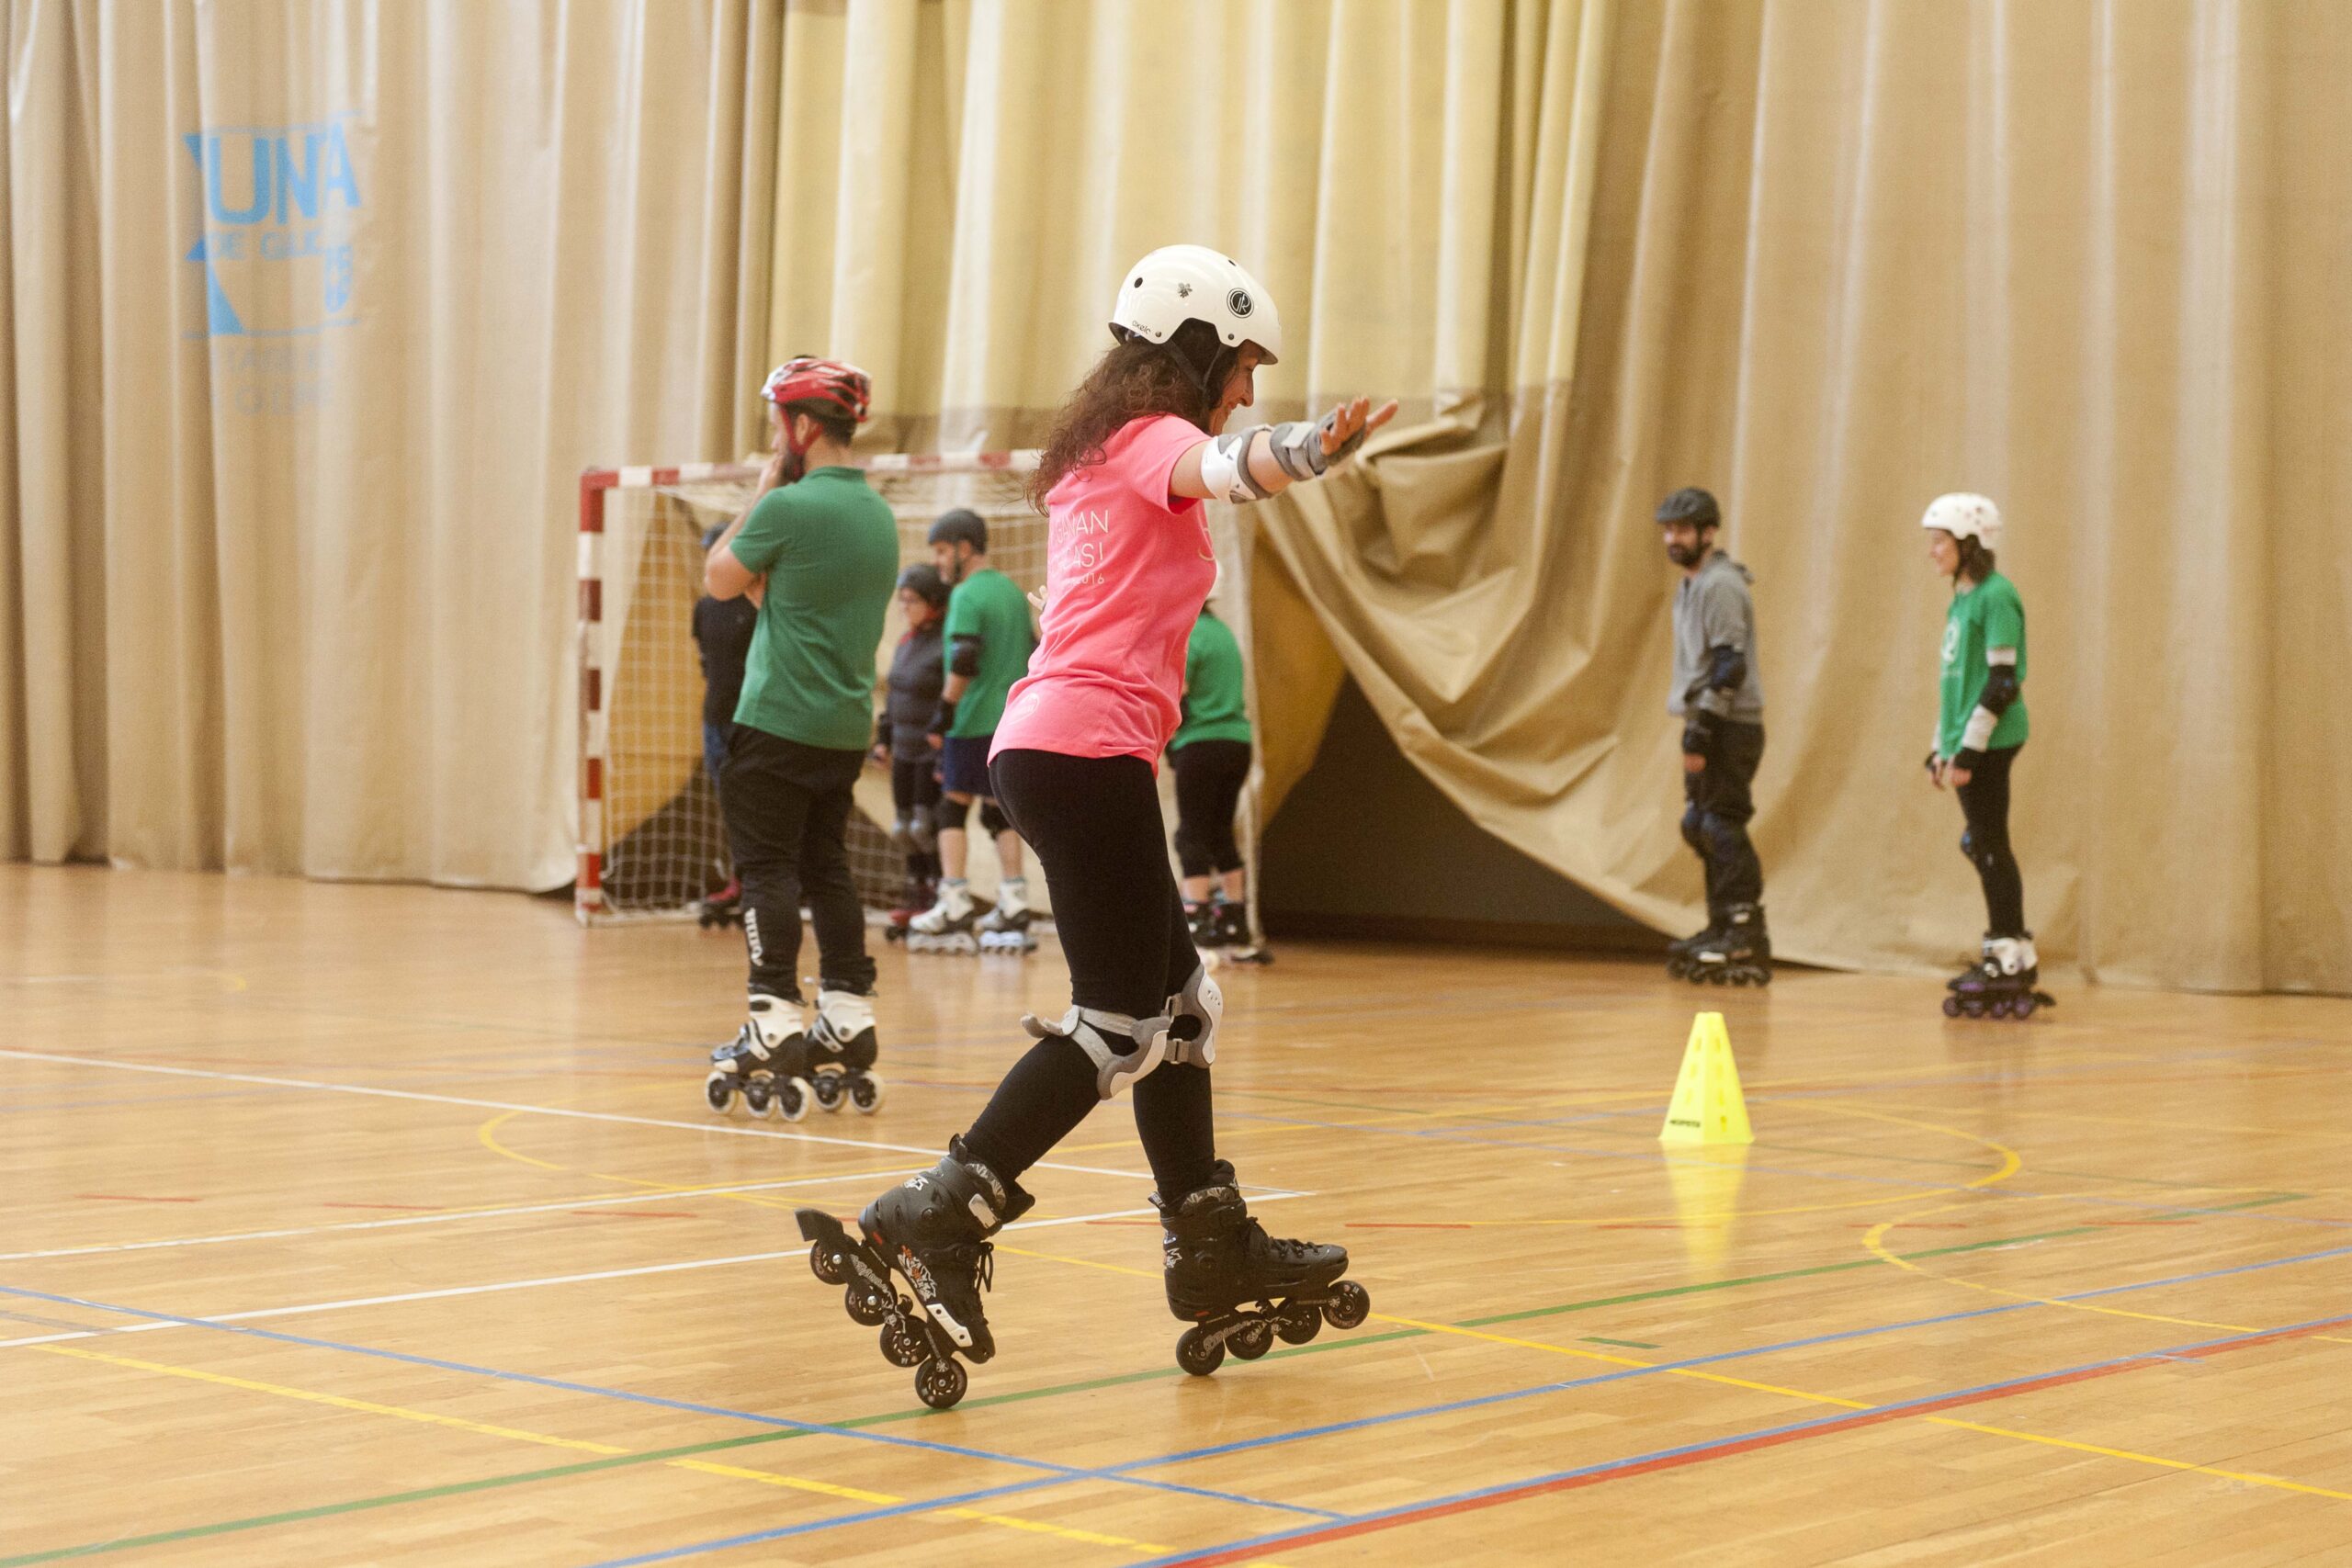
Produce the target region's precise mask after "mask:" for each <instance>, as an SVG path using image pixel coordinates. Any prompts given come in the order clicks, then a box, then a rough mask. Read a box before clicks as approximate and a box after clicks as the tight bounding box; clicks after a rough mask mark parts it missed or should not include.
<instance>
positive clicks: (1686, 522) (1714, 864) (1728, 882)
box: [1657, 489, 1772, 986]
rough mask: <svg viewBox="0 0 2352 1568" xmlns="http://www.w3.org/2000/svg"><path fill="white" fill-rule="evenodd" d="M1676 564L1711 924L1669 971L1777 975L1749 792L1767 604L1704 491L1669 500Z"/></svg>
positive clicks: (1692, 825)
mask: <svg viewBox="0 0 2352 1568" xmlns="http://www.w3.org/2000/svg"><path fill="white" fill-rule="evenodd" d="M1657 524H1658V527H1659V530H1660V531H1661V533H1662V534H1663V536H1664V538H1665V543H1666V553H1667V558H1668V559H1669V560H1671V561H1673V562H1674V564H1675V565H1676V566H1679V567H1680V568H1681V569H1682V582H1681V585H1680V586H1679V588H1677V589H1676V591H1675V594H1674V687H1673V690H1672V691H1671V692H1669V693H1668V696H1667V704H1666V711H1667V712H1668V713H1669V714H1672V715H1674V716H1676V717H1678V718H1679V719H1681V720H1682V793H1683V799H1684V802H1685V804H1684V807H1683V812H1682V837H1683V840H1685V841H1686V842H1688V843H1689V844H1690V846H1691V849H1692V850H1694V851H1696V852H1698V855H1699V860H1700V862H1701V863H1702V865H1704V866H1705V868H1706V877H1707V927H1706V930H1704V931H1700V932H1698V933H1697V934H1696V935H1693V936H1689V937H1685V938H1684V939H1683V940H1681V941H1680V942H1675V943H1673V944H1671V945H1670V946H1669V947H1668V959H1667V972H1668V974H1670V975H1673V976H1677V977H1678V978H1680V979H1687V980H1692V981H1696V982H1699V983H1702V984H1709V985H1717V986H1720V985H1724V984H1730V985H1737V986H1747V985H1756V986H1761V985H1765V984H1768V983H1769V982H1770V979H1771V977H1772V939H1771V937H1770V934H1769V933H1768V932H1767V931H1766V930H1765V926H1764V866H1763V863H1762V862H1761V861H1759V860H1758V859H1757V855H1756V846H1755V845H1754V844H1752V843H1750V842H1749V841H1748V838H1747V822H1748V818H1752V817H1754V816H1755V815H1756V802H1755V800H1754V799H1753V798H1752V797H1751V796H1750V795H1749V793H1748V786H1749V785H1750V784H1753V783H1754V782H1755V778H1756V768H1757V764H1758V763H1759V762H1761V761H1763V760H1764V687H1763V683H1762V682H1761V681H1760V680H1759V678H1758V674H1757V668H1756V667H1757V654H1756V604H1755V602H1754V601H1753V600H1752V599H1751V598H1750V597H1749V596H1748V592H1747V589H1748V584H1749V583H1750V582H1751V581H1753V579H1752V578H1751V577H1750V576H1749V574H1748V570H1747V568H1746V567H1744V566H1742V565H1740V564H1739V563H1738V562H1737V561H1736V560H1734V559H1732V558H1731V557H1729V556H1727V555H1725V554H1724V553H1723V551H1721V550H1719V549H1717V548H1715V543H1714V541H1715V532H1716V530H1717V529H1718V528H1720V527H1721V526H1722V525H1723V513H1722V511H1721V510H1720V509H1719V508H1718V507H1717V506H1716V505H1715V498H1714V497H1713V496H1712V495H1710V494H1708V493H1707V492H1706V491H1703V490H1698V489H1684V490H1678V491H1675V492H1674V493H1673V494H1672V495H1669V496H1668V497H1667V498H1666V500H1665V501H1663V502H1659V504H1658V509H1657Z"/></svg>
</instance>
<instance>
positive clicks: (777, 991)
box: [718, 724, 874, 999]
mask: <svg viewBox="0 0 2352 1568" xmlns="http://www.w3.org/2000/svg"><path fill="white" fill-rule="evenodd" d="M864 764H865V752H864V751H863V750H858V751H832V750H824V749H823V748H820V747H816V746H803V745H801V744H800V743H799V742H798V741H797V740H786V739H783V738H782V737H781V736H775V735H770V734H769V733H768V732H767V731H765V730H763V729H754V728H752V727H751V726H750V725H748V724H739V725H737V726H736V727H735V731H734V734H733V735H731V736H730V737H729V739H728V743H727V773H726V781H727V782H726V784H725V785H724V787H722V788H721V789H720V790H719V792H718V799H719V804H720V805H721V806H722V807H724V808H725V814H726V818H727V839H728V843H729V848H731V849H732V850H733V851H734V854H735V874H736V875H738V876H740V877H741V878H742V881H743V945H744V946H745V948H746V949H748V950H749V952H750V953H751V959H752V976H751V987H750V988H751V989H752V990H753V991H757V992H763V993H765V994H766V995H768V996H772V997H786V998H795V999H797V998H798V997H799V995H800V978H799V976H798V975H797V974H796V973H795V971H796V970H797V969H798V967H799V962H800V905H801V901H802V900H803V899H804V898H805V899H806V900H808V904H809V914H810V915H811V916H813V917H814V918H815V920H816V924H817V953H818V958H819V961H820V966H819V969H818V974H819V976H820V980H819V985H820V987H822V988H823V989H825V990H828V991H855V992H857V993H859V994H860V995H864V994H865V993H866V992H869V991H871V990H873V989H874V960H873V959H872V958H870V957H868V956H867V955H866V952H865V907H864V906H863V905H862V904H861V903H859V901H858V897H857V885H856V884H855V883H854V882H853V881H851V880H850V874H849V814H850V810H851V807H852V805H853V802H852V800H851V798H850V790H851V789H852V787H853V786H854V785H855V784H856V783H857V771H858V769H859V768H860V767H862V766H863V765H864Z"/></svg>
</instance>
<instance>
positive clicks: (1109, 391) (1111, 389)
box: [1029, 321, 1233, 513]
mask: <svg viewBox="0 0 2352 1568" xmlns="http://www.w3.org/2000/svg"><path fill="white" fill-rule="evenodd" d="M1196 329H1197V331H1196ZM1188 334H1191V335H1199V334H1206V335H1207V337H1208V344H1207V347H1208V349H1209V350H1210V351H1211V352H1209V353H1207V354H1204V355H1198V357H1199V358H1201V359H1202V360H1204V361H1205V362H1207V363H1208V365H1209V366H1210V374H1209V375H1207V376H1204V378H1202V379H1201V380H1199V381H1195V380H1193V377H1192V374H1191V372H1190V371H1189V370H1188V369H1187V368H1186V366H1185V363H1184V362H1183V361H1181V360H1180V359H1179V358H1178V357H1177V355H1175V354H1172V353H1170V348H1176V349H1180V350H1181V349H1193V348H1197V347H1198V346H1199V345H1197V344H1192V343H1186V342H1184V341H1183V340H1184V339H1185V338H1186V337H1187V335H1188ZM1219 350H1220V345H1219V344H1217V342H1216V333H1215V329H1213V328H1211V327H1210V326H1209V324H1208V323H1207V322H1206V321H1186V322H1185V323H1184V324H1183V325H1182V326H1181V327H1179V328H1177V329H1176V332H1175V334H1174V338H1173V339H1172V340H1171V341H1170V345H1169V347H1162V346H1161V345H1160V344H1156V343H1152V342H1150V341H1148V339H1145V338H1139V337H1131V338H1128V339H1126V340H1125V342H1123V343H1117V344H1113V345H1112V346H1111V348H1110V351H1109V352H1108V353H1106V354H1104V355H1103V357H1102V358H1100V359H1098V360H1096V361H1095V362H1094V368H1093V369H1091V370H1090V371H1088V372H1087V373H1086V379H1085V380H1083V381H1080V383H1079V384H1078V390H1076V391H1074V392H1072V393H1071V394H1070V395H1069V401H1068V402H1066V403H1064V404H1063V405H1062V408H1061V412H1059V413H1057V414H1056V415H1055V416H1054V426H1053V430H1052V433H1051V434H1048V435H1047V436H1046V447H1045V452H1044V454H1043V456H1041V457H1039V458H1038V459H1037V471H1036V472H1035V474H1033V475H1032V476H1030V479H1029V504H1030V505H1032V506H1034V507H1035V508H1036V509H1037V511H1038V512H1039V513H1044V512H1045V510H1046V496H1047V495H1048V494H1049V493H1051V492H1052V491H1053V488H1054V486H1056V485H1057V484H1059V483H1060V482H1061V480H1062V477H1063V476H1064V475H1066V474H1069V473H1072V472H1074V471H1076V470H1077V469H1080V468H1088V467H1090V466H1091V465H1093V464H1096V463H1099V462H1101V461H1102V460H1103V443H1105V442H1107V441H1109V440H1110V439H1111V437H1113V436H1114V435H1116V434H1118V433H1119V432H1120V431H1121V430H1122V429H1123V428H1125V425H1126V424H1127V423H1128V422H1129V421H1130V420H1136V419H1140V418H1142V417H1143V416H1144V415H1146V414H1155V413H1172V414H1174V415H1175V416H1176V417H1177V418H1179V419H1186V420H1190V421H1192V422H1193V423H1194V424H1197V425H1199V426H1200V427H1201V434H1204V435H1206V434H1208V428H1209V415H1210V413H1211V412H1213V411H1215V409H1216V394H1215V393H1214V392H1212V391H1210V390H1209V389H1210V388H1216V387H1220V386H1221V385H1222V383H1223V380H1224V377H1223V376H1222V375H1220V374H1218V373H1217V372H1218V371H1219V370H1220V369H1229V368H1230V367H1231V364H1232V360H1231V357H1230V356H1231V355H1232V352H1233V351H1232V350H1230V349H1224V350H1222V351H1221V352H1219Z"/></svg>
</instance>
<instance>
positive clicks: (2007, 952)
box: [1944, 931, 2058, 1018]
mask: <svg viewBox="0 0 2352 1568" xmlns="http://www.w3.org/2000/svg"><path fill="white" fill-rule="evenodd" d="M2040 985H2041V955H2040V954H2039V953H2035V952H2034V950H2033V933H2032V932H2031V931H2028V932H2026V933H2025V935H2023V936H1987V937H1986V938H1985V948H1984V956H1983V957H1981V958H1979V959H1978V960H1977V961H1976V962H1975V963H1974V964H1971V965H1970V966H1969V967H1967V968H1966V969H1963V970H1962V971H1961V972H1960V973H1959V974H1958V975H1955V976H1952V978H1951V981H1950V982H1948V984H1947V989H1948V990H1949V991H1950V992H1951V994H1950V995H1949V996H1947V997H1945V998H1944V1016H1945V1017H1946V1018H2031V1017H2032V1016H2033V1014H2034V1010H2036V1009H2038V1008H2050V1007H2056V1006H2057V1005H2058V998H2056V997H2053V996H2052V995H2051V994H2050V993H2049V992H2047V991H2044V990H2041V989H2040V988H2039V987H2040Z"/></svg>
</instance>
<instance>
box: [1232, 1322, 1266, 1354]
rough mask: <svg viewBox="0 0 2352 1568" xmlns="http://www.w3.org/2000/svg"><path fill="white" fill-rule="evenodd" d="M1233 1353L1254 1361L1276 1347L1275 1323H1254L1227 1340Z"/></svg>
mask: <svg viewBox="0 0 2352 1568" xmlns="http://www.w3.org/2000/svg"><path fill="white" fill-rule="evenodd" d="M1226 1344H1227V1346H1228V1347H1229V1348H1231V1349H1232V1351H1233V1353H1234V1354H1235V1355H1237V1356H1238V1357H1240V1358H1241V1359H1243V1360H1245V1361H1254V1360H1256V1359H1258V1358H1259V1357H1261V1356H1262V1355H1264V1354H1265V1353H1266V1352H1267V1351H1269V1350H1271V1349H1272V1348H1274V1325H1272V1324H1271V1323H1264V1322H1260V1323H1253V1324H1250V1325H1249V1326H1248V1327H1246V1328H1243V1329H1241V1330H1240V1331H1239V1332H1238V1333H1237V1334H1235V1335H1234V1336H1233V1337H1232V1338H1230V1339H1228V1340H1227V1341H1226Z"/></svg>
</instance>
